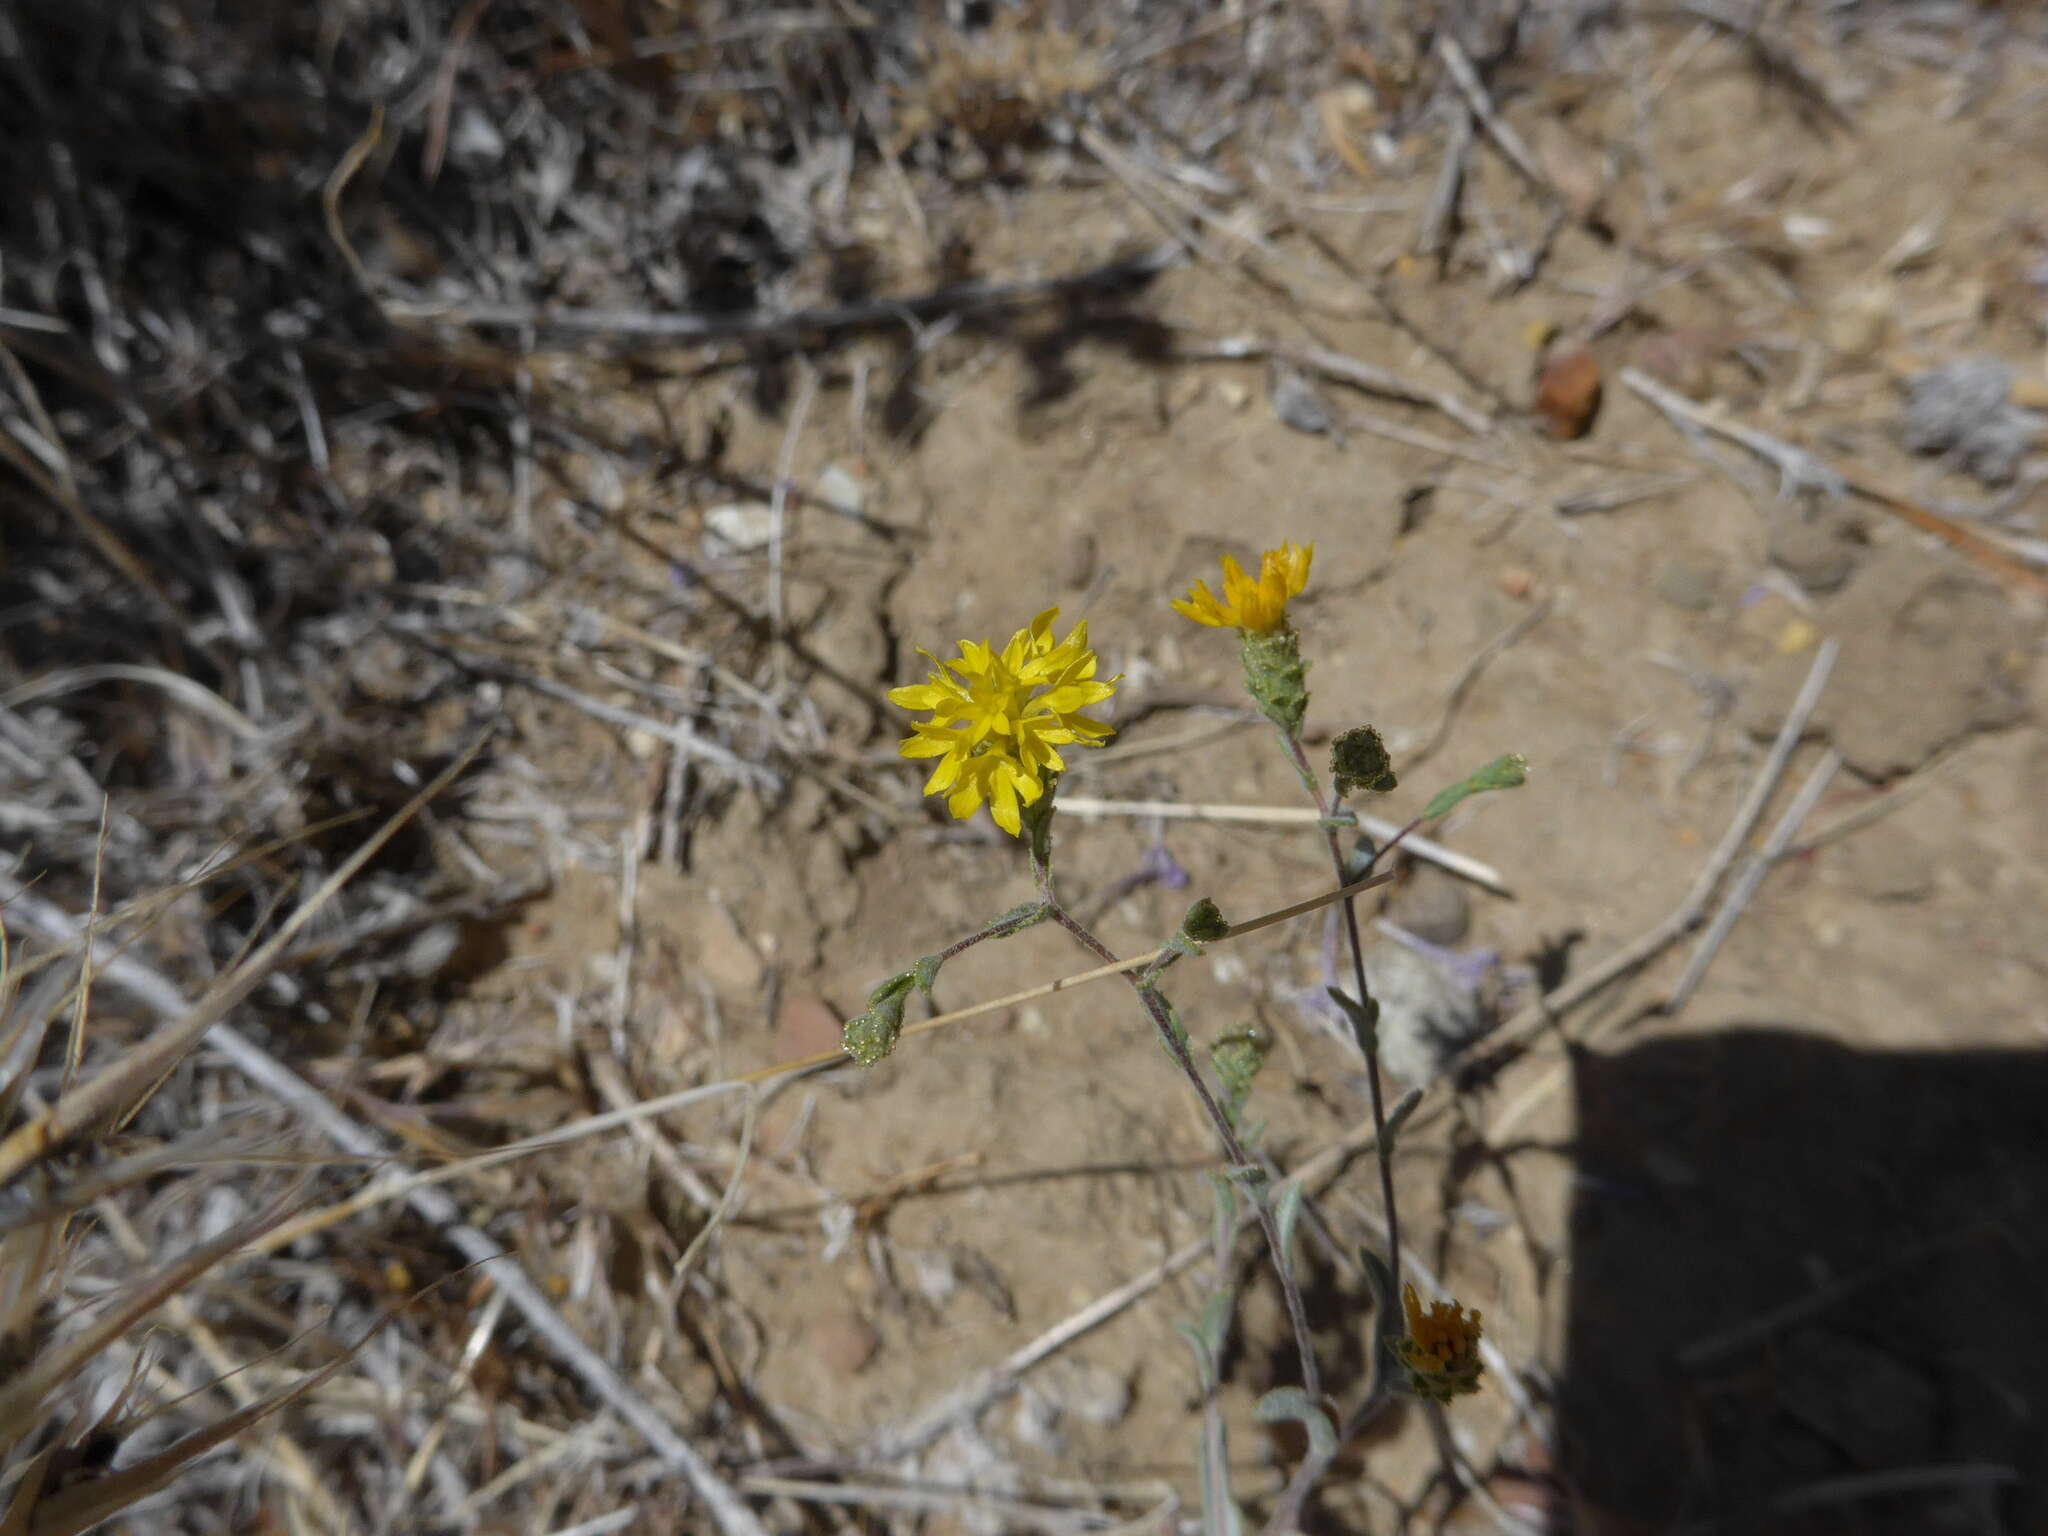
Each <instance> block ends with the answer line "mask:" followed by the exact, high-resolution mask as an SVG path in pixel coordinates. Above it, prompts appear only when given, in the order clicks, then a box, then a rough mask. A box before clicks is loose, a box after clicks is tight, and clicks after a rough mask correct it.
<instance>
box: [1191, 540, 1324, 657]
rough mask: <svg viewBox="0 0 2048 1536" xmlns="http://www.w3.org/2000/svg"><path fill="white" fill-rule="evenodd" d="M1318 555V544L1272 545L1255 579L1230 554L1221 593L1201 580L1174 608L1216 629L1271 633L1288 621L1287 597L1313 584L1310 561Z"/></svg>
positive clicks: (1261, 556)
mask: <svg viewBox="0 0 2048 1536" xmlns="http://www.w3.org/2000/svg"><path fill="white" fill-rule="evenodd" d="M1315 557H1316V547H1315V545H1313V544H1294V543H1287V544H1282V545H1281V546H1280V547H1279V548H1278V549H1269V550H1267V551H1266V552H1265V553H1264V554H1262V555H1260V556H1259V578H1258V580H1257V581H1254V580H1252V578H1251V577H1250V576H1248V575H1246V574H1245V570H1244V567H1243V566H1241V565H1239V564H1238V563H1237V561H1236V559H1235V558H1234V557H1232V556H1230V555H1225V556H1224V557H1223V596H1222V598H1221V599H1220V600H1219V599H1218V598H1217V597H1216V595H1215V594H1214V593H1213V592H1211V591H1210V590H1209V584H1208V583H1207V582H1205V581H1198V582H1196V583H1195V584H1194V586H1192V587H1191V588H1189V589H1188V595H1187V596H1186V597H1183V598H1177V599H1175V601H1174V604H1173V610H1174V612H1176V613H1181V614H1185V615H1187V617H1189V618H1191V619H1193V620H1194V621H1195V622H1196V623H1197V624H1207V625H1209V626H1210V627H1211V628H1214V629H1239V630H1242V631H1244V632H1245V633H1246V634H1250V635H1267V634H1271V633H1272V632H1273V631H1274V630H1276V629H1279V628H1281V627H1283V626H1284V625H1285V624H1286V623H1287V600H1288V599H1289V598H1291V597H1293V596H1295V595H1296V594H1297V593H1299V592H1300V591H1301V589H1302V588H1303V587H1305V586H1307V585H1308V568H1309V562H1310V561H1312V560H1314V559H1315Z"/></svg>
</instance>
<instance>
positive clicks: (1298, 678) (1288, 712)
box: [1241, 628, 1308, 736]
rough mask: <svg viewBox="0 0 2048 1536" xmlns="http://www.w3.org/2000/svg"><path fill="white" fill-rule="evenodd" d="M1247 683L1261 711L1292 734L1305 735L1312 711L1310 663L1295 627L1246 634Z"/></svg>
mask: <svg viewBox="0 0 2048 1536" xmlns="http://www.w3.org/2000/svg"><path fill="white" fill-rule="evenodd" d="M1241 654H1242V656H1243V659H1244V686H1245V689H1246V691H1247V692H1248V693H1250V694H1251V696H1252V701H1253V702H1254V703H1256V704H1257V705H1258V706H1259V712H1260V713H1261V714H1263V715H1264V716H1265V717H1266V718H1267V719H1268V720H1270V721H1272V722H1273V723H1274V724H1275V725H1277V726H1279V727H1280V729H1281V730H1282V731H1284V732H1286V733H1287V734H1288V735H1289V736H1299V735H1300V734H1301V722H1302V718H1303V717H1304V716H1305V715H1307V713H1308V663H1307V662H1305V661H1303V660H1302V659H1301V640H1300V637H1299V636H1297V635H1296V634H1295V633H1294V631H1293V630H1291V629H1284V628H1283V629H1275V630H1271V631H1269V632H1267V633H1265V634H1255V633H1251V632H1249V631H1248V632H1246V634H1245V636H1244V649H1243V651H1242V653H1241Z"/></svg>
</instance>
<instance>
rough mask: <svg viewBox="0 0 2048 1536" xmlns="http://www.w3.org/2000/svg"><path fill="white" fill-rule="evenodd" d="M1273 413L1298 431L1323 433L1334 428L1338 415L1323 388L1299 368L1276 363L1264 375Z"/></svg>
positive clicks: (1322, 434)
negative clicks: (1316, 384) (1321, 389)
mask: <svg viewBox="0 0 2048 1536" xmlns="http://www.w3.org/2000/svg"><path fill="white" fill-rule="evenodd" d="M1267 388H1268V390H1269V391H1270V395H1271V399H1272V402H1273V414H1274V415H1275V416H1278V417H1279V418H1280V421H1281V423H1282V424H1283V425H1285V426H1289V427H1292V428H1294V430H1295V431H1297V432H1307V433H1309V434H1311V435H1312V436H1316V437H1323V436H1328V435H1329V434H1331V433H1333V432H1335V431H1336V430H1337V418H1336V416H1335V415H1334V414H1333V413H1332V412H1331V410H1330V402H1329V401H1327V400H1325V399H1324V398H1323V395H1322V392H1321V391H1320V390H1318V389H1317V388H1316V387H1315V385H1313V384H1311V383H1309V381H1308V380H1307V378H1306V377H1304V376H1303V375H1302V374H1301V373H1300V372H1299V371H1298V370H1296V369H1293V368H1289V367H1286V366H1284V365H1282V364H1279V363H1275V364H1274V365H1273V368H1272V371H1271V372H1270V373H1269V374H1268V375H1267Z"/></svg>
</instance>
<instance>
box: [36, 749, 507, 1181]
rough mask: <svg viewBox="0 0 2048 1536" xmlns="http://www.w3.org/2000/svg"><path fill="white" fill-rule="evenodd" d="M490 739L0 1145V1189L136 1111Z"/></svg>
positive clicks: (462, 754)
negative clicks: (177, 1003)
mask: <svg viewBox="0 0 2048 1536" xmlns="http://www.w3.org/2000/svg"><path fill="white" fill-rule="evenodd" d="M488 739H489V737H488V735H484V736H479V737H478V738H477V739H476V740H475V741H473V742H471V743H470V744H469V746H468V747H466V748H465V749H463V751H461V752H459V753H457V754H456V756H455V758H454V759H453V760H452V761H451V762H450V763H449V764H448V766H447V767H445V768H443V769H442V770H441V771H440V772H439V773H438V774H436V775H435V776H434V777H433V779H432V780H431V781H430V782H429V783H428V784H427V785H426V786H425V787H424V788H422V789H421V790H420V792H419V793H418V794H416V795H414V796H413V797H412V799H410V800H408V801H407V802H406V803H405V805H404V806H402V807H401V808H400V809H399V810H398V812H397V813H396V814H395V815H393V816H392V817H391V819H390V820H389V821H387V822H385V823H384V825H383V826H382V827H380V828H378V829H377V831H376V832H374V833H373V834H371V836H370V837H369V838H368V839H367V840H366V841H365V842H364V843H363V845H362V846H361V847H360V848H358V849H357V850H356V851H355V852H354V853H353V854H351V855H349V857H348V858H347V859H346V860H345V861H344V862H343V863H342V865H341V867H340V868H339V869H337V870H335V872H334V873H333V874H332V875H330V876H328V878H327V879H326V880H325V881H324V882H323V883H322V884H321V885H320V887H319V888H318V889H317V890H315V891H314V892H313V894H312V895H311V896H309V897H307V898H306V900H305V901H304V902H302V903H301V904H300V905H299V906H298V908H297V909H296V910H294V911H293V913H292V915H291V916H290V917H288V918H286V919H285V921H284V922H283V924H282V925H281V926H280V927H279V928H278V930H277V932H276V933H274V934H272V935H271V936H270V937H269V938H268V939H266V940H265V941H264V942H263V943H262V945H260V946H259V947H258V948H257V949H256V951H255V952H254V953H253V954H251V955H249V957H248V958H247V959H245V960H244V961H243V962H242V963H241V964H240V965H237V966H236V967H235V968H234V969H233V970H231V971H229V972H227V973H226V974H225V975H223V976H222V977H221V978H220V979H219V980H218V981H216V982H215V983H214V984H213V986H212V987H211V988H209V989H208V990H207V992H206V995H205V996H203V997H201V998H200V999H199V1000H198V1002H196V1003H194V1004H193V1006H192V1010H191V1012H190V1013H188V1014H187V1015H186V1016H185V1017H184V1018H183V1019H181V1020H179V1022H178V1023H176V1024H174V1025H172V1026H171V1027H170V1028H168V1029H164V1030H159V1031H158V1032H157V1033H156V1034H154V1035H152V1036H150V1037H149V1038H148V1039H147V1040H144V1041H143V1042H142V1043H141V1044H139V1045H137V1046H135V1047H134V1048H133V1049H131V1050H129V1051H127V1052H125V1053H123V1054H122V1056H121V1057H120V1058H119V1059H118V1060H116V1061H115V1062H114V1063H113V1065H111V1066H109V1067H107V1068H106V1069H105V1070H103V1071H102V1072H100V1073H99V1074H98V1075H97V1076H95V1077H93V1078H91V1079H90V1080H88V1081H87V1082H85V1083H82V1084H80V1085H79V1086H78V1087H77V1088H75V1089H73V1090H72V1091H71V1092H69V1093H67V1094H65V1095H64V1096H63V1097H62V1098H61V1099H59V1100H58V1101H57V1102H56V1103H55V1104H53V1105H51V1106H50V1108H49V1109H47V1110H45V1111H44V1112H43V1113H42V1114H40V1115H37V1116H36V1117H35V1118H34V1119H32V1120H30V1121H28V1122H27V1123H26V1124H24V1125H22V1126H21V1127H19V1128H18V1129H17V1130H15V1132H14V1133H13V1134H12V1135H10V1136H9V1137H8V1138H7V1139H6V1140H5V1141H0V1186H4V1185H6V1184H8V1183H11V1182H12V1181H13V1180H14V1179H15V1178H16V1177H18V1176H19V1175H20V1173H21V1171H22V1170H23V1169H24V1168H28V1167H30V1166H32V1165H34V1164H36V1163H38V1162H41V1161H43V1160H44V1159H46V1158H48V1157H50V1156H51V1155H52V1154H54V1153H55V1152H57V1151H58V1150H59V1149H60V1148H62V1147H63V1146H65V1145H66V1144H67V1143H68V1142H70V1141H71V1140H72V1139H73V1138H74V1137H76V1136H78V1135H79V1134H80V1133H81V1132H83V1131H85V1130H86V1129H87V1128H89V1127H91V1126H93V1125H96V1124H98V1123H100V1122H101V1121H102V1120H104V1119H105V1118H107V1117H108V1116H110V1115H113V1114H116V1113H118V1112H120V1111H121V1110H123V1109H126V1108H128V1107H130V1106H131V1105H132V1104H133V1103H134V1101H135V1100H136V1099H137V1098H138V1097H139V1096H140V1095H141V1094H143V1093H144V1092H145V1091H146V1090H147V1089H148V1088H149V1086H150V1085H151V1084H152V1083H154V1082H156V1081H157V1080H158V1079H160V1078H161V1077H162V1076H163V1074H164V1073H165V1072H167V1071H169V1070H170V1068H171V1066H172V1064H173V1063H175V1062H176V1061H177V1060H178V1058H179V1057H181V1056H183V1055H184V1054H185V1052H187V1051H188V1050H190V1049H191V1048H192V1046H193V1045H194V1044H195V1043H196V1042H197V1041H198V1040H199V1038H200V1036H202V1035H204V1034H205V1033H206V1031H207V1030H208V1028H210V1027H211V1026H212V1025H213V1024H214V1023H216V1022H217V1021H218V1020H220V1019H221V1018H222V1017H223V1016H224V1015H226V1014H227V1013H228V1012H229V1011H230V1010H232V1009H233V1008H234V1007H235V1006H236V1005H237V1004H238V1003H240V1002H241V1001H242V1000H243V999H244V998H246V997H247V996H248V995H249V994H250V993H251V992H253V991H254V990H255V989H256V987H257V985H258V984H259V983H261V982H262V980H263V978H264V977H265V976H267V975H269V974H270V972H271V970H272V968H273V967H274V966H275V965H276V964H277V962H278V960H279V959H280V958H281V957H282V956H283V954H284V953H285V951H286V950H287V949H289V948H290V947H291V944H292V941H293V940H294V939H296V938H297V937H298V936H299V934H300V932H301V931H303V930H304V928H305V927H306V925H307V924H308V923H310V922H311V921H312V920H313V917H314V915H315V914H316V913H318V912H319V911H320V910H321V909H322V908H323V907H325V906H326V905H327V904H328V903H329V902H330V901H332V900H333V899H334V897H335V896H336V895H337V894H338V893H339V892H340V890H341V889H342V887H343V886H345V885H347V884H348V883H349V881H351V880H353V879H354V878H355V877H356V875H357V874H358V873H360V872H361V870H362V868H363V866H364V865H365V864H368V863H369V862H370V860H371V859H373V858H375V857H376V856H377V852H378V850H379V849H381V848H383V846H384V845H385V844H386V843H388V842H390V841H391V839H392V838H393V837H395V836H397V835H398V832H399V830H400V829H401V828H402V827H404V826H405V825H406V823H408V822H410V821H411V820H412V819H413V818H414V817H415V816H417V815H418V814H419V813H420V812H421V811H422V810H424V809H426V807H427V806H428V804H430V803H431V802H432V801H433V800H434V799H435V798H437V797H438V796H439V795H440V794H441V792H442V791H443V790H445V789H446V788H447V787H448V786H449V785H450V784H452V783H454V782H455V780H456V779H457V778H458V777H459V776H460V775H461V773H462V772H463V770H464V769H466V768H467V767H468V766H469V765H470V764H471V763H472V762H474V761H475V760H476V756H477V754H478V753H479V752H481V751H482V750H483V747H484V743H485V742H486V741H487V740H488ZM19 890H20V886H19V885H18V884H17V883H16V882H14V881H12V880H4V881H0V900H4V899H6V898H8V897H11V896H13V895H14V894H16V893H17V892H18V891H19Z"/></svg>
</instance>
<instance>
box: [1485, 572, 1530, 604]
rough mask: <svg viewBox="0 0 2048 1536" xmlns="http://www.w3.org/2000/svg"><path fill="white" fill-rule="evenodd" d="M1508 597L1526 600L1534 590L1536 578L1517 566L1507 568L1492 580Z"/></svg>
mask: <svg viewBox="0 0 2048 1536" xmlns="http://www.w3.org/2000/svg"><path fill="white" fill-rule="evenodd" d="M1494 579H1495V581H1496V582H1497V583H1498V585H1499V587H1500V589H1501V591H1503V592H1505V593H1506V594H1507V595H1508V596H1509V597H1513V598H1526V597H1527V596H1528V595H1529V594H1530V593H1531V592H1533V591H1534V590H1535V589H1536V578H1535V577H1534V576H1531V575H1530V574H1529V573H1528V572H1527V571H1525V570H1523V569H1522V568H1521V567H1519V566H1509V567H1508V568H1507V569H1506V570H1504V571H1502V572H1501V573H1500V575H1499V576H1497V577H1496V578H1494Z"/></svg>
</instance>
